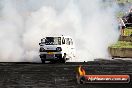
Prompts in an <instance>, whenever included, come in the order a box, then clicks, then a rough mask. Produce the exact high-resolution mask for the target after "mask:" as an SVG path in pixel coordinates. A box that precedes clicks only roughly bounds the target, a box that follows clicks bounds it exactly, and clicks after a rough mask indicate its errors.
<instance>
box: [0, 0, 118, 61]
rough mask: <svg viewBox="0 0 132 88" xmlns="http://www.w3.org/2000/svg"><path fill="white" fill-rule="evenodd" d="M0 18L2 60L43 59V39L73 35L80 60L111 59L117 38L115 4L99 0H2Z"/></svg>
mask: <svg viewBox="0 0 132 88" xmlns="http://www.w3.org/2000/svg"><path fill="white" fill-rule="evenodd" d="M2 2H3V3H2V4H3V8H2V10H1V13H2V14H1V19H0V40H1V43H0V57H1V58H0V61H13V62H17V61H26V62H40V58H39V53H38V50H39V45H38V43H39V42H40V39H41V38H43V37H45V36H47V35H70V36H72V37H73V38H74V40H75V43H76V50H77V51H76V52H77V56H76V58H77V61H89V60H93V59H95V58H108V56H109V55H108V52H107V47H108V46H109V45H110V44H112V43H113V42H115V41H117V39H118V36H119V33H118V31H117V22H116V18H115V11H116V9H117V8H116V5H112V6H107V7H105V8H104V6H103V5H104V4H103V2H101V1H100V0H94V1H91V0H70V1H68V0H63V1H60V0H28V1H27V0H19V1H18V0H10V1H9V0H3V1H2Z"/></svg>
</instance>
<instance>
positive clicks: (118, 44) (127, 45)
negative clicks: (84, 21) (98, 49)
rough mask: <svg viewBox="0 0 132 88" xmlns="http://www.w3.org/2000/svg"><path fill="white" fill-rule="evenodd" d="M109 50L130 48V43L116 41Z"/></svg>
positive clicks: (131, 43)
mask: <svg viewBox="0 0 132 88" xmlns="http://www.w3.org/2000/svg"><path fill="white" fill-rule="evenodd" d="M110 47H111V48H132V42H126V41H118V42H117V43H116V44H113V45H111V46H110Z"/></svg>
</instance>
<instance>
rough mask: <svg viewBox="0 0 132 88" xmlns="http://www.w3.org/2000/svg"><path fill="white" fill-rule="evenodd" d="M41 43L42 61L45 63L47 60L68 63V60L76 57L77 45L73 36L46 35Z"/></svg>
mask: <svg viewBox="0 0 132 88" xmlns="http://www.w3.org/2000/svg"><path fill="white" fill-rule="evenodd" d="M39 45H40V50H39V52H40V58H41V61H42V63H45V61H52V62H55V61H59V62H62V63H66V61H68V60H69V61H70V60H72V59H73V58H74V57H75V47H74V44H73V40H72V38H71V37H68V36H59V37H58V36H57V37H56V36H54V37H53V36H52V37H45V38H43V39H41V43H39Z"/></svg>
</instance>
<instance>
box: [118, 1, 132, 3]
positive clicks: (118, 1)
mask: <svg viewBox="0 0 132 88" xmlns="http://www.w3.org/2000/svg"><path fill="white" fill-rule="evenodd" d="M116 1H117V2H118V3H132V0H116Z"/></svg>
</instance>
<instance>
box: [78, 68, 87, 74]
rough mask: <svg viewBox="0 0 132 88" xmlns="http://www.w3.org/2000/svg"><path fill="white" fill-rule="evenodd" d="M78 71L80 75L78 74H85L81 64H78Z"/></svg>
mask: <svg viewBox="0 0 132 88" xmlns="http://www.w3.org/2000/svg"><path fill="white" fill-rule="evenodd" d="M78 71H79V75H80V76H84V75H85V74H86V72H85V70H84V69H83V68H82V66H79V68H78Z"/></svg>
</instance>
